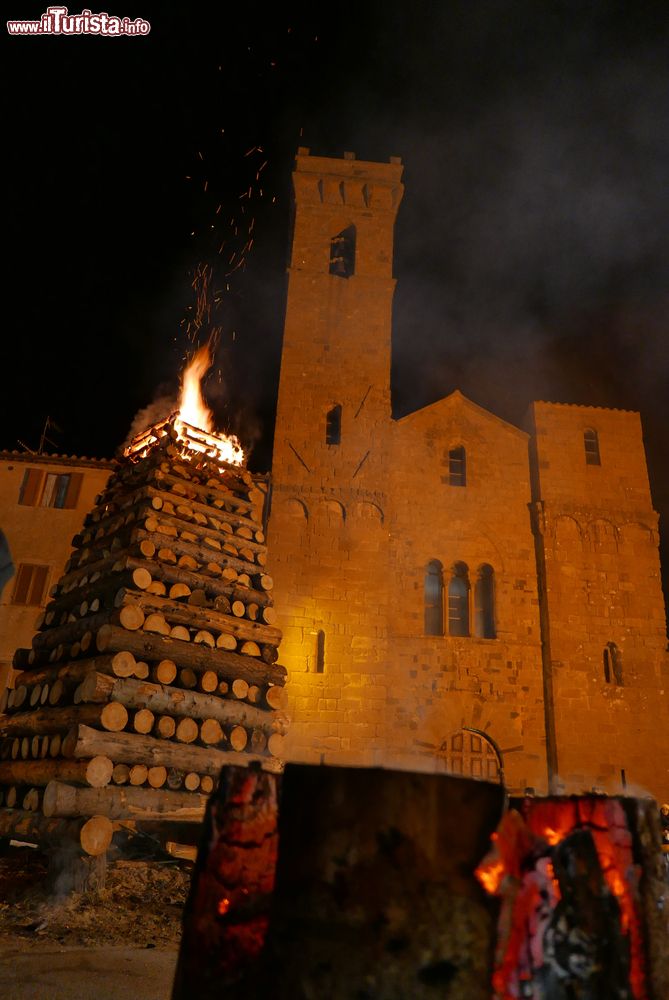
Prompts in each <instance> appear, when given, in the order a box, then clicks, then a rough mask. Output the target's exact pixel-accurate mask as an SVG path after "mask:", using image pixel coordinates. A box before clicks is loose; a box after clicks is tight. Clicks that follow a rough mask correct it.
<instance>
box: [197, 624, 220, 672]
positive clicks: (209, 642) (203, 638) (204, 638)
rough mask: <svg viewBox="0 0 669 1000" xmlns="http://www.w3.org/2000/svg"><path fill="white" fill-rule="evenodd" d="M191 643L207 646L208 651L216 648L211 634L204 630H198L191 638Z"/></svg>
mask: <svg viewBox="0 0 669 1000" xmlns="http://www.w3.org/2000/svg"><path fill="white" fill-rule="evenodd" d="M193 642H201V643H204V645H205V646H209V648H210V649H214V647H215V646H216V640H215V639H214V637H213V635H212V634H211V632H207V630H206V629H200V630H199V632H196V633H195V635H194V636H193ZM210 672H211V671H210Z"/></svg>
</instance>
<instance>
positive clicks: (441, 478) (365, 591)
mask: <svg viewBox="0 0 669 1000" xmlns="http://www.w3.org/2000/svg"><path fill="white" fill-rule="evenodd" d="M401 175H402V166H401V163H400V162H399V161H398V160H396V159H394V158H391V161H390V162H389V163H386V164H382V163H369V162H362V161H358V160H356V159H355V158H354V157H353V155H352V154H346V155H345V157H344V159H341V160H340V159H326V158H321V157H315V156H311V155H309V151H308V150H306V149H301V150H299V151H298V156H297V161H296V170H295V173H294V189H295V217H294V233H293V244H292V256H291V261H290V267H289V276H288V298H287V306H286V321H285V332H284V344H283V354H282V363H281V377H280V385H279V400H278V410H277V421H276V430H275V443H274V456H273V465H272V483H273V486H272V502H271V515H270V522H269V539H268V541H269V550H270V553H271V563H272V572H273V576H274V579H275V588H276V589H275V595H276V606H277V608H278V610H279V611H280V614H281V620H280V624H281V626H282V628H283V630H284V640H283V643H282V662H284V663H285V665H286V667H287V668H288V671H289V676H290V681H289V686H288V692H289V710H290V714H291V716H292V720H293V722H292V729H291V736H290V750H289V757H290V759H293V760H301V761H311V762H314V761H322V762H323V763H326V764H340V765H348V764H353V765H372V764H383V765H387V766H396V767H409V768H414V769H425V770H446V771H450V772H454V773H464V774H469V775H474V776H479V777H488V778H493V779H496V778H502V777H503V779H504V781H505V782H506V784H507V786H508V788H509V790H510V791H511V792H512V793H518V792H522V791H523V790H524V789H525V788H527V787H531V788H534V789H535V790H536V791H537V793H540V792H545V791H547V790H548V789H549V788H551V789H553V790H560V789H564V790H565V791H567V792H572V791H573V792H577V791H578V792H580V791H582V790H583V789H590V788H592V787H597V788H600V789H602V790H603V791H607V792H610V793H620V792H621V791H622V790H624V789H627V790H629V791H634V792H639V791H641V792H643V791H646V792H650V793H651V794H653V795H655V796H656V797H660V799H661V800H662V801H664V800H666V798H667V796H668V795H669V761H668V757H669V754H668V753H667V750H668V749H669V748H668V746H667V742H668V737H667V733H669V708H668V701H667V684H668V682H669V667H668V661H667V653H666V646H667V639H666V623H665V612H664V602H663V597H662V591H661V584H660V564H659V552H658V518H657V515H656V513H655V512H654V510H653V505H652V499H651V496H650V489H649V484H648V476H647V470H646V462H645V455H644V448H643V440H642V433H641V425H640V420H639V415H638V414H636V413H631V412H624V411H620V410H610V409H600V408H595V407H589V406H572V405H564V404H556V403H545V402H540V403H534V404H533V405H532V406H531V408H530V412H529V414H528V417H527V421H526V425H525V427H524V428H523V429H520V428H517V427H514V426H512V425H510V424H509V423H506V422H505V421H503V420H501V419H500V418H498V417H496V416H495V415H493V414H492V413H489V412H487V411H486V410H484V409H482V408H481V407H480V406H478V405H476V404H475V403H473V402H472V401H470V400H468V399H466V398H465V397H464V396H463V395H462V394H461V393H460V392H457V391H456V392H454V393H452V394H451V395H450V396H448V397H446V398H445V399H442V400H440V401H438V402H436V403H433V404H432V405H430V406H427V407H425V408H423V409H421V410H418V411H417V412H414V413H411V414H409V415H408V416H405V417H403V418H402V419H399V420H396V419H393V417H392V413H391V399H390V351H391V314H392V299H393V293H394V288H395V280H394V278H393V276H392V260H393V229H394V222H395V218H396V214H397V211H398V208H399V205H400V202H401V198H402V194H403V186H402V183H401Z"/></svg>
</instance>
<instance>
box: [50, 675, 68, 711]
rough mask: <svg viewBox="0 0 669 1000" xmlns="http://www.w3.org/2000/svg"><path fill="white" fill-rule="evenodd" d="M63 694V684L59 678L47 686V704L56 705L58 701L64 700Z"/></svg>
mask: <svg viewBox="0 0 669 1000" xmlns="http://www.w3.org/2000/svg"><path fill="white" fill-rule="evenodd" d="M64 695H65V684H64V682H63V681H62V680H61V679H60V678H59V679H58V680H56V681H54V682H53V684H51V685H50V687H49V697H48V702H49V704H50V705H52V706H55V705H57V704H58V703H59V702H61V701H63V700H64Z"/></svg>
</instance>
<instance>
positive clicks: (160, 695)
mask: <svg viewBox="0 0 669 1000" xmlns="http://www.w3.org/2000/svg"><path fill="white" fill-rule="evenodd" d="M90 684H91V686H92V687H93V686H94V687H95V690H96V692H97V691H99V690H100V689H101V687H102V685H103V684H104V685H106V696H107V700H109V701H115V702H117V703H118V704H121V705H125V707H126V709H130V710H132V709H150V710H151V712H152V713H153V714H154V715H165V716H167V717H168V718H169V717H172V716H176V717H186V718H190V719H216V720H217V721H218V722H220V723H221V725H224V726H230V725H242V726H247V727H249V728H255V729H261V730H262V731H263V732H267V733H282V734H283V733H285V732H286V731H287V726H288V719H287V718H286V716H285V715H283V714H281V713H279V712H268V711H267V710H266V709H261V708H255V707H254V706H252V705H248V704H243V703H242V702H241V701H239V700H235V701H233V700H232V699H222V698H219V697H218V695H215V694H205V693H204V692H200V691H188V690H183V689H181V688H177V687H166V686H162V685H158V684H151V683H149V682H146V681H137V680H134V679H133V678H124V679H119V680H114V679H113V678H110V677H106V678H104V679H99V678H98V679H95V678H92V679H91V681H90ZM83 687H84V685H83V684H82V688H83ZM233 687H234V685H233ZM237 690H238V691H239V696H238V697H239V698H240V699H243V698H245V697H246V695H247V694H248V691H249V688H248V685H246V681H241V682H240V683H239V684H237ZM169 735H171V734H169Z"/></svg>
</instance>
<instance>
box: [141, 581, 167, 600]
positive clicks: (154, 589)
mask: <svg viewBox="0 0 669 1000" xmlns="http://www.w3.org/2000/svg"><path fill="white" fill-rule="evenodd" d="M146 592H147V594H157V595H158V597H164V596H165V594H166V593H167V587H166V586H165V584H164V583H163V581H162V580H152V581H151V583H150V584H149V586H148V587H147V588H146Z"/></svg>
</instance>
